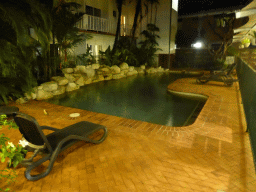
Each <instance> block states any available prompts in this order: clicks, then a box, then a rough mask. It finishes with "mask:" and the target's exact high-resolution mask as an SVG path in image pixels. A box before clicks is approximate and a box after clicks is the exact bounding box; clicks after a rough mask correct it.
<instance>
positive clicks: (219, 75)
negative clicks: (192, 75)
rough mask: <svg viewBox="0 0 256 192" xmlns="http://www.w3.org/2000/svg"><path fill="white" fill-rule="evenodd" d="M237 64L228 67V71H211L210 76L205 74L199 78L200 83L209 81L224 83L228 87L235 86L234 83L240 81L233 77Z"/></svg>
mask: <svg viewBox="0 0 256 192" xmlns="http://www.w3.org/2000/svg"><path fill="white" fill-rule="evenodd" d="M236 65H237V64H236V63H233V64H231V65H230V66H228V67H227V69H223V70H220V71H211V73H210V74H204V75H203V76H201V77H198V78H197V80H196V81H197V82H198V83H207V82H208V81H219V82H224V84H225V85H226V86H231V85H233V82H236V81H238V79H234V78H233V77H232V72H233V71H234V70H235V68H236Z"/></svg>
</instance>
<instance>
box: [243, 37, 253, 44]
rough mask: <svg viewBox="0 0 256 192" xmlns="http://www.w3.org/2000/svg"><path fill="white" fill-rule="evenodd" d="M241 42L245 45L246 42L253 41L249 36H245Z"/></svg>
mask: <svg viewBox="0 0 256 192" xmlns="http://www.w3.org/2000/svg"><path fill="white" fill-rule="evenodd" d="M241 43H242V44H243V45H244V44H246V43H251V40H250V39H249V38H244V39H243V40H242V41H241Z"/></svg>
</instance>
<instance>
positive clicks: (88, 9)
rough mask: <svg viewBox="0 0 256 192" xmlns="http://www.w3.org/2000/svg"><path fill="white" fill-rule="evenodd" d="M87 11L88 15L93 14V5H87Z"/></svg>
mask: <svg viewBox="0 0 256 192" xmlns="http://www.w3.org/2000/svg"><path fill="white" fill-rule="evenodd" d="M85 13H86V14H87V15H93V7H91V6H87V5H86V10H85Z"/></svg>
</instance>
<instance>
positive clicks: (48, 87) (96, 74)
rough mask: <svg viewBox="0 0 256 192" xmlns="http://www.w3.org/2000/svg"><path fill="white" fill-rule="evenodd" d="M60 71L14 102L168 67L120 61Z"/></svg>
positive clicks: (62, 92) (44, 97) (43, 98)
mask: <svg viewBox="0 0 256 192" xmlns="http://www.w3.org/2000/svg"><path fill="white" fill-rule="evenodd" d="M62 72H63V74H64V77H61V76H55V77H52V78H51V81H49V82H46V83H42V84H41V85H39V86H37V87H34V88H33V90H32V92H31V93H25V94H24V97H21V98H19V99H17V100H16V102H17V103H20V104H22V103H26V102H27V101H28V100H31V99H33V100H34V99H36V100H45V99H50V98H52V97H54V96H55V95H61V94H64V93H65V92H71V91H74V90H77V89H79V88H80V87H81V86H84V85H86V84H91V83H95V82H99V81H107V80H111V79H121V78H124V77H127V76H132V75H137V74H139V73H141V74H144V73H156V72H169V69H163V68H162V67H158V68H153V67H151V68H149V69H146V67H145V65H141V66H140V67H133V66H129V65H128V64H127V63H122V64H120V66H119V67H118V66H117V65H114V66H112V67H109V66H106V65H100V64H92V65H89V66H82V65H78V66H76V67H75V68H65V69H63V70H62Z"/></svg>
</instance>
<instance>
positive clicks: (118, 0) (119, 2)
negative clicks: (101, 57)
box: [112, 0, 125, 54]
mask: <svg viewBox="0 0 256 192" xmlns="http://www.w3.org/2000/svg"><path fill="white" fill-rule="evenodd" d="M124 2H125V0H116V5H117V10H118V19H117V27H116V35H115V41H114V45H113V51H112V53H113V54H114V53H115V51H116V48H117V44H118V40H119V38H120V27H121V15H122V6H123V3H124Z"/></svg>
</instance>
